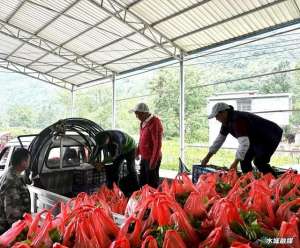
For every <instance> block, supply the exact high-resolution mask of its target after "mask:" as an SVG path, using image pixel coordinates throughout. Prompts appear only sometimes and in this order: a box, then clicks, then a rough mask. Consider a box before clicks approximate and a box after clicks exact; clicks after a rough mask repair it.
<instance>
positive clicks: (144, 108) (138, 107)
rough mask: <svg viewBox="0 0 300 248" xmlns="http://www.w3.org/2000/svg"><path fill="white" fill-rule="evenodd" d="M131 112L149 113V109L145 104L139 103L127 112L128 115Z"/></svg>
mask: <svg viewBox="0 0 300 248" xmlns="http://www.w3.org/2000/svg"><path fill="white" fill-rule="evenodd" d="M132 112H142V113H149V107H148V105H147V104H146V103H143V102H140V103H139V104H137V105H136V106H135V107H134V108H133V109H130V110H129V113H132Z"/></svg>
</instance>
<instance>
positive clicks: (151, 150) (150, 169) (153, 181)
mask: <svg viewBox="0 0 300 248" xmlns="http://www.w3.org/2000/svg"><path fill="white" fill-rule="evenodd" d="M130 112H134V113H135V115H136V117H137V118H138V119H139V120H140V121H141V124H140V140H139V144H138V147H137V152H136V156H137V157H139V156H140V158H141V163H140V186H143V185H145V184H149V185H150V186H152V187H154V188H157V186H158V185H159V167H160V163H161V158H162V153H161V144H162V135H163V127H162V124H161V121H160V119H159V118H158V117H157V116H154V115H153V114H151V113H150V112H149V107H148V106H147V104H145V103H139V104H137V105H136V106H135V108H134V109H132V110H130Z"/></svg>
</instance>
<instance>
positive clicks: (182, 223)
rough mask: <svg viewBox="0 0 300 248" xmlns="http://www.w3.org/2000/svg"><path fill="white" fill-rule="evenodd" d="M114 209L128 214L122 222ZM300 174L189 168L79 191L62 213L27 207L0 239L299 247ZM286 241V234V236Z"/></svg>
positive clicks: (122, 245)
mask: <svg viewBox="0 0 300 248" xmlns="http://www.w3.org/2000/svg"><path fill="white" fill-rule="evenodd" d="M112 212H116V213H119V214H122V215H125V220H124V223H123V224H122V225H121V226H120V227H119V226H117V225H116V224H115V223H114V221H113V214H112ZM299 219H300V175H298V174H295V173H294V172H293V171H287V172H286V173H284V174H283V175H282V176H280V177H279V178H277V179H275V178H274V177H273V176H272V175H271V174H267V175H262V174H260V173H252V172H249V173H248V174H245V175H243V176H241V177H238V176H237V174H236V172H235V171H229V172H215V173H207V174H202V175H201V176H200V177H199V180H198V182H197V183H196V184H195V185H194V184H193V183H192V181H191V179H190V178H189V177H188V176H187V175H186V174H181V175H178V176H177V177H176V178H175V179H174V180H173V181H172V182H169V181H167V180H164V181H163V182H162V183H161V185H160V186H159V188H158V189H153V188H151V187H149V186H148V185H146V186H144V187H143V188H142V189H140V190H139V191H136V192H134V193H133V194H132V196H131V197H130V198H129V199H126V198H125V197H124V195H123V194H122V192H121V191H120V190H119V188H118V187H117V186H114V188H113V189H112V190H109V189H107V188H106V187H101V188H100V189H99V191H98V192H97V193H94V194H92V195H90V196H89V195H87V194H85V193H81V194H79V195H78V196H77V197H76V198H73V199H71V200H70V201H69V202H67V203H65V204H63V203H62V204H61V212H60V214H59V215H57V216H55V217H54V216H53V215H52V214H51V210H44V211H42V212H40V213H38V214H36V215H35V216H34V217H32V216H31V215H30V214H25V215H24V219H23V220H20V221H18V222H16V223H14V225H13V226H12V227H11V229H10V230H8V231H7V232H6V233H4V234H3V235H2V236H0V247H1V246H2V247H24V248H28V247H43V248H44V247H56V248H58V247H82V248H90V247H91V248H92V247H96V248H98V247H99V248H138V247H142V248H159V247H162V248H177V247H178V248H185V247H189V248H193V247H195V248H225V247H229V248H230V247H231V248H249V247H254V248H256V247H257V248H258V247H278V248H285V247H293V248H300V240H299V230H300V221H299ZM275 240H280V241H281V240H282V241H285V242H278V243H277V244H276V242H269V241H275ZM287 241H288V242H287Z"/></svg>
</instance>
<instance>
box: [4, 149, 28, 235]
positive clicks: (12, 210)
mask: <svg viewBox="0 0 300 248" xmlns="http://www.w3.org/2000/svg"><path fill="white" fill-rule="evenodd" d="M29 160H30V153H29V151H28V150H26V149H24V148H19V149H16V150H15V151H14V153H13V154H12V158H11V165H10V166H9V167H8V168H6V170H5V171H4V173H3V174H2V176H1V178H0V234H1V233H3V232H5V231H6V230H8V229H9V228H10V227H11V225H12V224H13V223H14V222H15V221H17V220H19V219H22V216H23V214H24V213H26V212H30V194H29V191H28V189H27V186H26V184H25V182H24V179H23V177H22V176H21V173H22V172H23V171H24V170H26V169H27V168H28V166H29Z"/></svg>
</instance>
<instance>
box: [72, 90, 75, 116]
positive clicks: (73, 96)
mask: <svg viewBox="0 0 300 248" xmlns="http://www.w3.org/2000/svg"><path fill="white" fill-rule="evenodd" d="M71 101H72V106H71V117H74V114H75V87H74V85H72V90H71Z"/></svg>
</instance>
